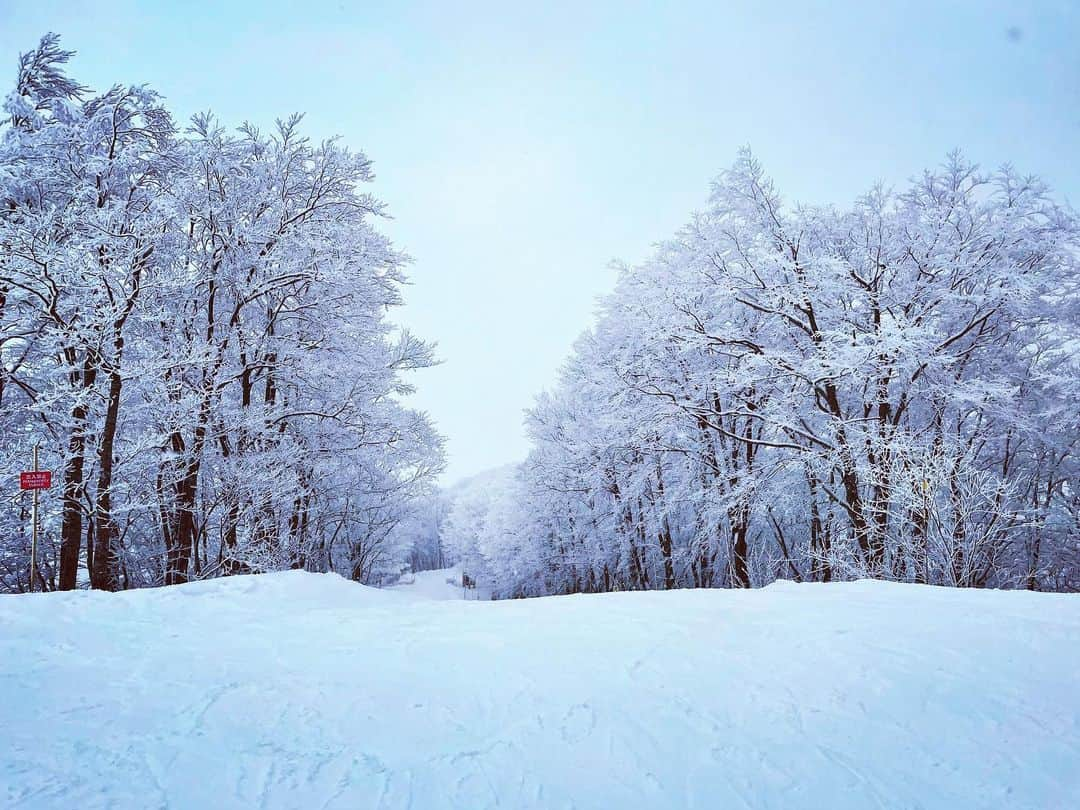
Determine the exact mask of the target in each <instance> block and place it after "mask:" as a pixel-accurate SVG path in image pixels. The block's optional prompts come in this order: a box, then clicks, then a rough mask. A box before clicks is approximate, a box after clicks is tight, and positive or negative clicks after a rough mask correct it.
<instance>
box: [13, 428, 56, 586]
mask: <svg viewBox="0 0 1080 810" xmlns="http://www.w3.org/2000/svg"><path fill="white" fill-rule="evenodd" d="M51 486H52V472H50V471H49V470H39V469H38V445H37V444H35V445H34V469H33V470H31V471H30V472H24V473H20V474H19V489H29V490H30V491H31V492H32V493H33V495H32V496H31V504H32V505H31V508H30V593H33V592H34V587H35V586H36V584H37V535H38V514H37V513H38V490H39V489H48V488H49V487H51Z"/></svg>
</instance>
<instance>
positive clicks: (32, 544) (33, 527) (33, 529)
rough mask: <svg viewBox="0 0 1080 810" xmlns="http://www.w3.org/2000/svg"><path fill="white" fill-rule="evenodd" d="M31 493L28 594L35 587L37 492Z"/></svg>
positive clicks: (35, 450)
mask: <svg viewBox="0 0 1080 810" xmlns="http://www.w3.org/2000/svg"><path fill="white" fill-rule="evenodd" d="M37 471H38V446H37V445H36V444H35V445H34V472H37ZM31 492H32V493H33V495H32V497H33V506H31V507H30V526H31V528H30V593H33V592H34V588H35V587H36V585H37V500H38V491H37V490H36V489H33V490H31Z"/></svg>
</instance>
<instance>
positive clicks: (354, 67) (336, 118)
mask: <svg viewBox="0 0 1080 810" xmlns="http://www.w3.org/2000/svg"><path fill="white" fill-rule="evenodd" d="M219 5H221V6H227V9H225V10H223V9H221V8H218V6H219ZM526 5H527V6H528V8H526V7H525V6H526ZM1022 5H1023V7H1022V8H1021V7H1020V6H1021V4H1019V3H1015V2H1014V3H1004V2H1001V3H999V2H971V3H961V2H935V3H927V4H925V5H921V4H917V3H896V4H895V5H889V4H880V3H867V2H851V3H847V2H830V3H811V2H793V3H785V2H777V1H776V0H773V1H772V2H768V3H750V2H747V3H722V2H715V1H714V2H702V3H679V2H657V3H640V4H629V3H610V4H600V3H596V4H593V3H587V2H582V1H581V0H579V1H578V2H573V3H567V4H554V3H528V4H520V6H521V7H518V6H519V4H517V3H514V2H510V1H509V0H505V1H504V2H493V3H486V4H472V3H466V2H432V3H406V2H395V3H386V4H375V3H351V2H333V3H322V2H318V1H317V0H305V2H297V3H286V2H268V1H267V0H259V2H251V3H246V4H245V3H240V2H229V3H217V2H198V1H196V0H188V2H176V3H165V2H125V1H124V0H109V2H108V3H103V2H101V1H100V0H88V1H86V2H81V1H78V0H72V1H71V2H48V0H26V1H24V0H0V69H2V70H5V71H7V72H6V74H4V79H3V81H4V87H5V90H6V87H7V83H8V82H10V81H11V80H12V79H13V77H14V67H15V59H16V54H17V53H18V52H19V51H25V50H28V49H29V48H30V47H32V46H33V45H34V44H35V42H36V41H37V38H38V37H39V36H40V35H41V34H42V33H44V32H46V31H50V30H51V31H56V32H58V33H60V34H61V35H62V36H63V42H64V45H65V46H66V47H68V48H72V49H75V50H77V51H78V56H77V57H76V59H75V60H74V63H73V66H72V72H73V73H74V74H75V75H76V76H77V77H78V78H79V79H80V80H82V81H83V82H84V83H88V84H91V85H92V86H93V87H95V88H105V87H106V86H107V85H109V84H112V83H114V82H126V83H148V84H150V85H152V86H153V87H154V88H155V89H157V90H158V91H160V92H161V93H163V94H164V95H165V96H167V98H168V99H169V102H170V106H171V108H172V109H173V111H174V112H175V113H176V114H177V116H178V117H180V118H187V117H188V116H189V115H190V114H191V113H193V112H196V111H199V110H205V109H212V110H214V111H215V112H216V113H218V114H219V116H220V117H221V118H222V119H223V120H224V121H226V122H228V123H234V124H235V123H239V122H241V121H242V120H244V119H249V120H252V121H254V122H256V123H259V124H262V125H271V124H272V123H273V120H274V119H275V118H276V117H281V116H284V115H286V114H288V113H290V112H292V111H297V110H298V111H304V112H306V113H307V119H306V120H307V125H308V130H309V132H310V133H311V134H312V135H313V136H315V137H323V136H328V135H331V134H340V135H341V136H342V137H343V138H344V140H345V141H346V142H347V143H348V144H349V145H350V146H353V147H355V148H358V149H362V150H364V151H365V152H366V153H367V154H368V156H369V157H371V158H372V159H373V160H374V161H375V168H376V173H377V176H378V177H377V182H376V185H375V188H374V191H375V192H376V194H377V195H379V196H380V197H381V198H382V199H383V200H385V201H386V202H387V203H388V204H389V206H390V209H391V212H392V213H393V215H394V217H395V219H394V221H393V222H390V223H387V225H386V230H387V231H388V232H389V233H390V234H391V236H392V237H393V238H394V239H395V241H396V242H397V243H398V244H399V245H400V246H401V247H403V248H404V249H405V250H406V251H408V252H409V253H410V254H411V255H412V256H413V257H414V259H415V262H414V264H413V266H412V269H411V279H412V282H413V286H412V287H410V289H409V290H408V291H407V294H408V301H409V302H408V305H407V307H406V308H405V309H404V310H403V311H402V312H401V313H400V314H399V319H400V320H401V321H402V322H403V323H405V324H407V325H408V326H409V327H410V328H412V329H413V330H415V331H416V332H417V333H419V334H420V335H422V336H423V337H426V338H428V339H430V340H433V341H437V342H438V351H439V355H440V357H441V358H442V359H443V360H444V363H443V365H441V366H440V367H439V368H436V369H433V370H429V371H425V372H422V373H419V374H418V375H417V377H416V383H417V384H418V386H419V388H420V391H419V393H418V394H417V396H416V397H415V404H416V405H417V406H418V407H422V408H423V409H425V410H427V411H429V412H430V413H431V415H432V416H433V417H434V419H435V421H436V422H437V424H438V425H439V428H440V429H441V430H442V432H443V433H444V434H445V435H446V436H447V438H448V452H449V467H448V470H447V474H446V480H447V481H448V482H452V481H453V480H455V479H457V478H460V477H462V476H465V475H470V474H473V473H475V472H478V471H480V470H482V469H485V468H487V467H491V466H495V465H500V464H504V463H507V462H510V461H515V460H518V459H519V458H521V457H523V456H524V454H525V452H526V450H527V444H526V441H525V437H524V432H523V429H522V410H523V409H524V408H526V407H528V406H529V405H530V403H531V401H532V399H533V397H534V396H535V395H536V394H537V393H538V392H539V391H541V390H542V389H544V388H545V387H548V386H550V385H551V383H552V381H553V379H554V375H555V372H556V369H557V368H558V366H559V364H560V363H561V361H562V359H563V357H565V355H566V354H567V352H568V351H569V349H570V345H571V343H572V342H573V340H574V338H575V337H576V335H577V334H578V333H579V332H580V331H581V330H582V329H583V328H585V327H586V326H587V325H588V323H589V320H590V318H591V315H592V311H593V307H594V301H595V298H596V296H597V295H599V294H601V293H603V292H604V291H606V290H608V289H609V288H610V287H611V285H612V283H613V280H614V274H613V272H612V271H611V270H610V269H609V263H610V262H611V260H613V259H621V260H625V261H627V262H631V263H633V262H637V261H640V260H641V259H642V258H644V257H645V256H646V255H647V253H648V252H649V249H650V246H651V245H652V244H653V243H655V242H656V241H658V240H661V239H664V238H666V237H668V236H670V235H671V234H672V233H673V231H674V230H675V229H676V228H678V227H679V226H680V225H681V224H682V223H683V222H685V221H686V220H687V219H688V217H689V214H690V212H691V211H693V210H694V209H695V208H698V207H700V206H701V205H702V204H703V203H704V201H705V199H706V197H707V192H708V183H709V180H710V179H711V178H712V177H713V176H714V175H715V174H716V173H717V172H718V171H719V170H721V169H722V168H724V167H725V166H727V165H729V164H730V163H731V162H732V160H733V159H734V157H735V152H736V150H737V149H738V147H739V146H740V145H743V144H749V145H750V146H751V147H752V148H753V149H754V151H755V152H756V153H757V155H758V157H759V158H760V159H761V160H762V162H763V163H764V165H765V167H766V169H767V170H768V171H769V172H770V173H771V174H772V175H773V176H774V178H775V179H776V180H777V183H778V185H779V187H780V189H781V191H782V192H783V193H784V194H785V196H787V197H788V198H789V199H797V200H803V201H807V202H847V201H849V200H850V199H851V198H853V197H854V196H856V195H857V194H859V193H860V192H861V191H863V190H865V189H866V188H867V187H868V186H869V185H870V184H871V183H872V182H873V181H875V180H878V179H880V180H884V181H886V182H889V183H902V182H903V181H904V180H905V179H906V178H908V177H910V176H912V175H913V174H915V173H916V172H918V171H919V170H920V169H921V168H923V167H925V166H929V165H933V164H936V163H938V162H939V161H940V160H941V159H942V158H943V156H944V155H945V153H946V152H947V151H948V150H950V149H952V148H954V147H961V148H962V149H963V150H964V151H965V152H966V153H967V155H968V156H969V157H971V158H972V159H974V160H976V161H978V162H980V163H982V164H984V165H987V166H995V165H997V164H1000V163H1002V162H1006V161H1008V162H1012V163H1013V164H1014V165H1016V166H1017V167H1018V168H1019V169H1021V170H1023V171H1030V172H1035V173H1038V174H1041V175H1043V176H1044V177H1045V178H1046V179H1047V180H1048V181H1049V182H1050V183H1051V184H1052V185H1053V186H1054V188H1055V189H1056V190H1057V191H1058V195H1059V197H1061V198H1063V199H1068V200H1070V201H1071V202H1072V203H1073V204H1074V205H1078V204H1080V203H1078V201H1080V148H1078V147H1080V45H1078V43H1080V3H1077V2H1071V1H1070V0H1057V1H1055V2H1042V3H1035V2H1032V3H1026V4H1022Z"/></svg>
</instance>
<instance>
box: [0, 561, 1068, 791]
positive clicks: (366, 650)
mask: <svg viewBox="0 0 1080 810" xmlns="http://www.w3.org/2000/svg"><path fill="white" fill-rule="evenodd" d="M0 806H2V807H5V808H8V807H12V808H23V807H26V808H76V807H78V808H80V809H81V810H88V809H89V808H106V807H107V808H164V807H170V808H241V807H242V808H249V807H256V808H301V807H302V808H468V810H481V808H494V807H499V808H638V807H648V808H681V807H688V808H725V809H726V808H800V807H803V808H825V807H828V808H875V807H898V808H899V807H903V808H916V807H918V808H966V807H979V808H1020V807H1024V808H1073V807H1080V598H1078V597H1076V596H1067V595H1048V594H1030V593H1001V592H979V591H955V590H942V589H935V588H929V587H919V586H910V585H894V584H887V583H881V582H856V583H850V584H832V585H792V584H788V583H778V584H776V585H774V586H771V587H769V588H765V589H763V590H758V591H749V592H738V591H676V592H669V593H619V594H609V595H603V596H570V597H556V598H548V599H535V600H529V601H514V602H482V601H463V600H458V601H438V600H432V599H424V598H422V595H420V594H418V593H416V592H415V589H414V591H413V592H410V591H408V590H406V591H405V592H395V591H379V590H373V589H370V588H364V587H362V586H359V585H355V584H352V583H350V582H347V581H345V580H343V579H341V578H339V577H337V576H333V575H319V574H309V573H302V572H288V573H280V574H268V575H261V576H248V577H235V578H231V579H224V580H216V581H209V582H203V583H195V584H191V585H186V586H179V587H173V588H166V589H159V590H148V591H135V592H129V593H123V594H116V595H110V594H103V593H95V592H76V593H66V594H46V595H29V596H8V597H0Z"/></svg>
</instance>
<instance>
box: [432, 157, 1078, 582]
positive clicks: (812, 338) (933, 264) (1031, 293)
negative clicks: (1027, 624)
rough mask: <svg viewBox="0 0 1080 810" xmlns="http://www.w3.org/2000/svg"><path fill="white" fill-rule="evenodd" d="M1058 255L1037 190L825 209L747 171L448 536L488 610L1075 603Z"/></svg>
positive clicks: (575, 365)
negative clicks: (487, 600)
mask: <svg viewBox="0 0 1080 810" xmlns="http://www.w3.org/2000/svg"><path fill="white" fill-rule="evenodd" d="M1078 236H1080V233H1078V229H1077V221H1076V218H1075V216H1074V215H1073V213H1072V212H1071V211H1070V210H1068V209H1067V208H1065V207H1063V206H1061V205H1059V204H1057V203H1056V202H1055V201H1054V200H1053V199H1052V197H1051V195H1050V193H1049V192H1048V190H1047V187H1046V186H1045V184H1044V183H1042V182H1041V181H1040V180H1039V179H1038V178H1035V177H1030V176H1024V175H1021V174H1019V173H1017V172H1016V171H1015V170H1013V169H1011V168H1009V167H1006V168H1003V169H1001V170H999V171H996V172H984V171H981V170H980V169H979V168H978V167H977V166H975V165H973V164H972V163H970V162H968V161H967V160H965V159H964V158H963V157H962V156H961V155H959V154H954V155H950V156H949V157H948V159H947V160H946V162H945V163H944V164H943V165H942V166H941V167H939V168H937V169H934V170H929V171H926V172H924V173H923V174H922V175H921V176H919V177H916V178H915V179H913V180H912V181H911V182H909V183H908V184H907V185H906V186H905V187H903V188H901V189H890V188H886V187H884V186H882V185H877V186H874V187H872V188H871V189H870V190H869V191H868V192H867V193H866V194H865V195H863V196H862V197H860V198H859V199H858V200H856V201H855V202H854V204H852V205H851V206H849V207H845V208H838V207H832V206H811V205H791V204H788V203H785V201H784V200H783V199H782V197H781V196H780V194H779V192H778V191H777V189H776V188H775V186H774V184H773V182H772V181H771V180H770V179H769V178H768V176H767V175H766V174H765V172H764V171H763V169H762V167H761V166H760V164H759V163H758V162H757V161H756V160H755V158H754V157H753V156H752V155H751V154H750V153H749V152H748V151H744V152H742V153H741V154H740V155H739V158H738V160H737V161H736V162H735V164H734V166H733V167H732V168H731V169H730V170H729V171H726V172H724V173H723V174H722V175H721V176H719V177H718V178H717V179H716V181H715V182H714V183H713V185H712V190H711V195H710V197H709V202H708V206H707V207H706V208H705V210H703V211H702V212H701V213H698V214H695V215H694V216H693V217H692V218H691V220H690V222H689V223H688V224H687V225H686V226H685V227H684V228H683V229H682V230H680V231H679V232H678V234H676V235H675V237H674V238H673V239H671V240H669V241H667V242H665V243H663V244H662V245H660V246H658V248H657V250H656V252H655V254H654V255H653V256H652V257H651V258H650V259H649V260H648V261H646V262H644V263H643V264H641V265H640V266H636V267H623V268H622V269H621V271H620V277H619V280H618V282H617V285H616V287H615V289H614V291H613V292H612V293H611V294H609V295H608V296H606V297H605V298H604V299H603V300H602V302H601V306H600V311H599V313H598V316H597V318H596V320H595V323H594V324H593V325H592V327H591V328H590V329H589V330H588V331H586V332H585V333H584V334H583V335H582V336H581V337H580V339H579V340H578V341H577V343H576V345H575V347H574V350H573V353H572V354H571V356H570V357H569V359H568V360H567V361H566V363H565V366H564V368H563V369H562V371H561V374H560V376H559V379H558V382H557V385H556V386H555V388H554V389H553V390H552V391H550V392H548V393H546V394H544V395H543V396H541V397H540V398H539V399H538V401H537V402H536V404H535V406H534V407H533V408H532V409H531V411H530V412H529V414H528V429H529V433H530V437H531V442H532V451H531V453H530V454H529V456H528V458H527V459H526V460H525V461H524V462H523V463H522V464H521V465H520V466H519V467H518V468H517V470H516V471H515V472H514V473H513V474H510V475H506V476H503V478H502V480H501V483H500V485H498V486H492V485H490V483H489V485H487V486H485V487H483V488H477V489H473V490H469V491H466V492H464V493H462V494H461V495H460V497H458V498H457V499H456V501H455V503H454V505H453V507H452V508H451V510H450V512H449V514H448V515H447V517H446V520H445V522H444V523H443V525H442V529H441V531H442V537H443V539H444V541H445V543H446V544H447V545H448V547H449V548H450V549H451V550H452V551H453V553H454V554H456V555H457V556H458V557H459V558H460V559H461V560H462V564H463V565H464V567H465V569H466V570H467V571H468V572H470V573H471V574H472V575H474V576H475V577H478V578H479V579H480V580H481V581H486V582H487V583H488V584H490V585H491V586H492V587H493V589H494V591H495V593H496V594H497V595H500V596H503V597H515V596H530V595H539V594H552V593H573V592H593V591H611V590H623V589H666V588H675V587H738V588H744V587H751V586H759V585H763V584H766V583H768V582H770V581H772V580H774V579H777V578H784V579H792V580H796V581H805V582H810V581H813V582H828V581H831V580H840V579H851V578H857V577H873V578H882V579H889V580H898V581H905V582H915V583H930V584H936V585H948V586H960V587H1002V588H1028V589H1040V590H1077V589H1080V480H1078V474H1080V466H1078V455H1077V442H1078V441H1080V409H1078V408H1077V406H1076V403H1077V402H1080V359H1078V358H1080V355H1078V349H1080V274H1078V258H1080V239H1078Z"/></svg>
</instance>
